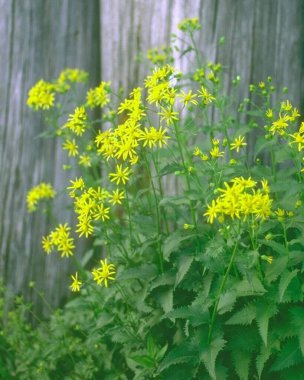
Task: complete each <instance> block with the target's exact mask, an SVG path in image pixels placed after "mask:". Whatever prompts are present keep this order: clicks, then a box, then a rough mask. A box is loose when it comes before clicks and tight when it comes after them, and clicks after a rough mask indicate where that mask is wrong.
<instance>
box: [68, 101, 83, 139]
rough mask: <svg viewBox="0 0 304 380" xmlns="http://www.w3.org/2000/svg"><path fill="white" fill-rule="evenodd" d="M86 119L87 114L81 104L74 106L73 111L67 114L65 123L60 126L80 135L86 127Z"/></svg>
mask: <svg viewBox="0 0 304 380" xmlns="http://www.w3.org/2000/svg"><path fill="white" fill-rule="evenodd" d="M87 119H88V115H87V113H86V110H85V108H84V107H83V106H82V107H76V109H75V111H74V113H73V114H71V115H69V119H68V121H67V123H65V124H64V126H63V127H62V128H63V129H64V128H68V129H69V130H70V131H72V132H73V133H75V135H77V136H82V135H83V134H84V132H85V129H86V125H87Z"/></svg>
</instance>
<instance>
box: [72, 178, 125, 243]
mask: <svg viewBox="0 0 304 380" xmlns="http://www.w3.org/2000/svg"><path fill="white" fill-rule="evenodd" d="M70 182H71V186H69V187H68V189H69V190H70V193H69V195H70V197H71V198H73V199H74V209H75V213H76V214H77V215H78V216H77V218H78V224H77V227H78V228H77V230H76V232H78V233H79V237H81V236H82V235H84V236H85V237H88V236H89V235H92V234H93V232H94V227H93V222H94V221H99V220H102V221H103V222H106V221H107V220H108V219H110V215H109V213H110V207H108V206H109V204H112V205H116V204H122V200H123V199H124V192H123V191H120V190H119V189H116V190H113V191H112V192H109V191H107V190H105V189H102V188H101V187H97V188H96V189H94V188H93V187H88V188H87V189H86V188H85V183H84V181H83V179H82V178H81V177H80V178H76V179H75V181H73V180H72V181H70Z"/></svg>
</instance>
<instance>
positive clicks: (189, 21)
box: [177, 17, 201, 32]
mask: <svg viewBox="0 0 304 380" xmlns="http://www.w3.org/2000/svg"><path fill="white" fill-rule="evenodd" d="M177 27H178V29H180V30H181V31H182V32H194V31H195V30H199V29H200V28H201V25H200V23H199V20H198V18H197V17H194V18H185V19H184V20H183V21H181V22H180V23H179V24H178V25H177Z"/></svg>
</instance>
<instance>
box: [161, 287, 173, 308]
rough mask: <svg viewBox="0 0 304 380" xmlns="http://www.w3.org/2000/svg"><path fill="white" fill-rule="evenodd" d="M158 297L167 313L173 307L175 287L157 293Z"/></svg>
mask: <svg viewBox="0 0 304 380" xmlns="http://www.w3.org/2000/svg"><path fill="white" fill-rule="evenodd" d="M157 299H158V302H159V304H160V306H161V307H162V308H163V310H164V312H165V313H169V311H171V310H172V309H173V289H172V288H169V289H166V290H164V291H162V292H159V293H158V294H157Z"/></svg>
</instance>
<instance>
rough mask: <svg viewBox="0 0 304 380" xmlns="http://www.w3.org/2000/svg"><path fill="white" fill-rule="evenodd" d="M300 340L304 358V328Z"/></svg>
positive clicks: (299, 335)
mask: <svg viewBox="0 0 304 380" xmlns="http://www.w3.org/2000/svg"><path fill="white" fill-rule="evenodd" d="M298 338H299V346H300V350H301V352H302V356H303V357H304V329H303V328H302V329H301V330H300V331H299V334H298Z"/></svg>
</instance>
